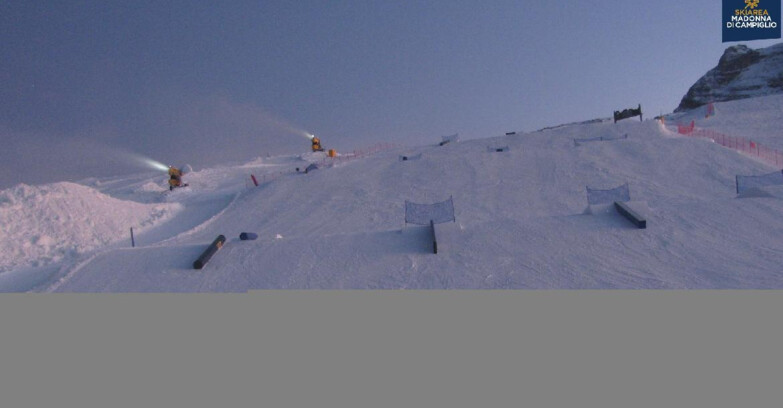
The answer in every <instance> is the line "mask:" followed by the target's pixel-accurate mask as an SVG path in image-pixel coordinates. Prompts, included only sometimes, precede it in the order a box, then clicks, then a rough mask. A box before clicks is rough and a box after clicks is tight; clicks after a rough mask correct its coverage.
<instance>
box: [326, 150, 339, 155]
mask: <svg viewBox="0 0 783 408" xmlns="http://www.w3.org/2000/svg"><path fill="white" fill-rule="evenodd" d="M327 155H328V156H329V157H337V150H334V149H329V152H328V153H327Z"/></svg>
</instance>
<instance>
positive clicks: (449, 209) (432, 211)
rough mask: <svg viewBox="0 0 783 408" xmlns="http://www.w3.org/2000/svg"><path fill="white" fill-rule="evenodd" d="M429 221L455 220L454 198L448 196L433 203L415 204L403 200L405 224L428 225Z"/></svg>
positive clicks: (436, 222) (438, 222) (439, 222)
mask: <svg viewBox="0 0 783 408" xmlns="http://www.w3.org/2000/svg"><path fill="white" fill-rule="evenodd" d="M430 221H434V222H435V224H441V223H444V222H449V221H456V218H455V217H454V200H452V198H451V197H449V199H448V200H446V201H441V202H439V203H434V204H417V203H412V202H410V201H405V223H406V224H416V225H430Z"/></svg>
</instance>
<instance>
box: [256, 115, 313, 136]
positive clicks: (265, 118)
mask: <svg viewBox="0 0 783 408" xmlns="http://www.w3.org/2000/svg"><path fill="white" fill-rule="evenodd" d="M257 117H258V119H260V120H261V122H262V123H264V124H267V125H271V126H273V127H276V128H278V129H280V130H282V131H285V132H287V133H293V134H297V135H300V136H303V137H306V138H307V139H309V140H312V139H313V137H315V135H313V134H312V133H310V132H307V131H305V130H302V129H301V128H299V127H297V126H294V125H292V124H290V123H288V122H286V121H284V120H282V119H278V118H276V117H275V116H273V115H272V114H271V113H269V112H266V111H264V110H261V111H260V112H258V116H257Z"/></svg>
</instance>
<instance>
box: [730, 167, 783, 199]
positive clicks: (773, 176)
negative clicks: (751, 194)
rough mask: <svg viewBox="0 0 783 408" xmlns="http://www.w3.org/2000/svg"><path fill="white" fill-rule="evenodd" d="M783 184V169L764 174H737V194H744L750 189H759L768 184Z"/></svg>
mask: <svg viewBox="0 0 783 408" xmlns="http://www.w3.org/2000/svg"><path fill="white" fill-rule="evenodd" d="M780 184H783V171H776V172H774V173H769V174H763V175H761V176H739V175H738V176H737V194H742V193H744V192H746V191H748V190H752V189H757V188H761V187H766V186H776V185H780Z"/></svg>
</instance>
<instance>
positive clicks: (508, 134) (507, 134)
mask: <svg viewBox="0 0 783 408" xmlns="http://www.w3.org/2000/svg"><path fill="white" fill-rule="evenodd" d="M515 134H517V132H506V136H511V135H515Z"/></svg>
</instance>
